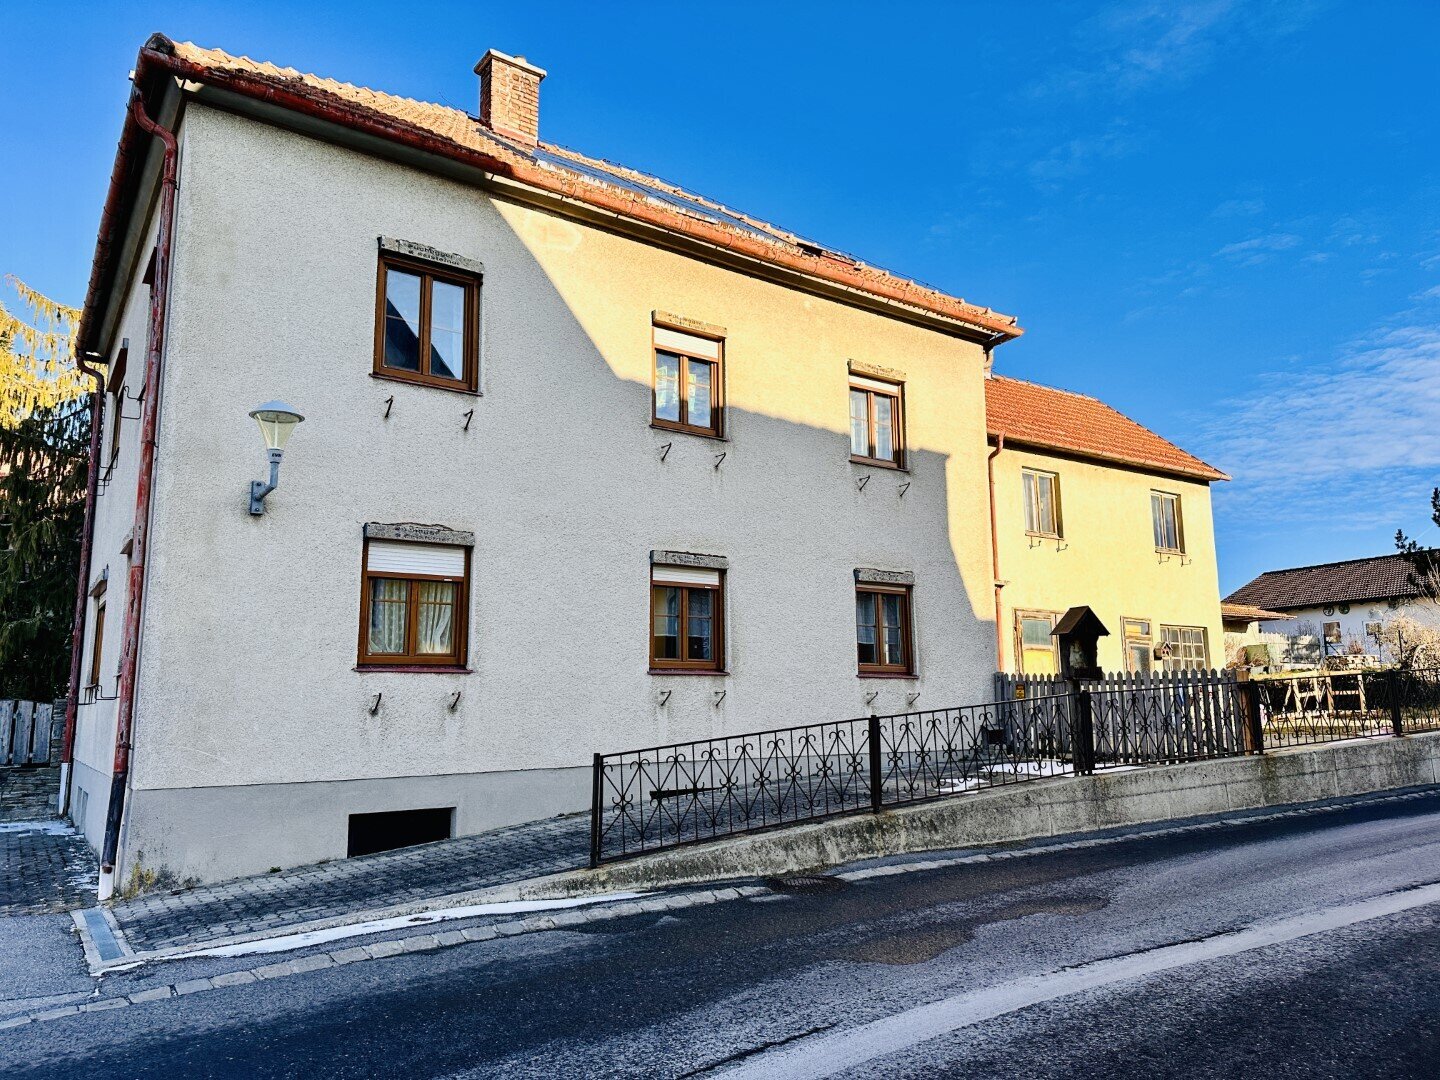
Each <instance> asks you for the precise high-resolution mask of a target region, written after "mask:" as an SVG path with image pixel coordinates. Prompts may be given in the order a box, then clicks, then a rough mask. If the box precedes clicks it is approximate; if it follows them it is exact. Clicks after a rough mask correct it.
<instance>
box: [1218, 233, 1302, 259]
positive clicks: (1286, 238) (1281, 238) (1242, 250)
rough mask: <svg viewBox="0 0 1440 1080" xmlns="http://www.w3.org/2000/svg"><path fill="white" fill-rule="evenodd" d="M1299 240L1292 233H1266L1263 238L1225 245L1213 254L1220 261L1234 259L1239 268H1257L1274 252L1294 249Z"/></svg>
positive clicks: (1255, 237)
mask: <svg viewBox="0 0 1440 1080" xmlns="http://www.w3.org/2000/svg"><path fill="white" fill-rule="evenodd" d="M1300 239H1301V238H1300V237H1299V236H1296V235H1295V234H1294V233H1267V234H1265V235H1264V236H1252V237H1250V238H1249V239H1248V240H1239V241H1236V242H1235V243H1233V244H1226V245H1225V246H1224V247H1222V248H1220V250H1218V251H1217V252H1215V255H1216V257H1218V258H1222V259H1235V260H1236V261H1238V262H1239V263H1240V265H1241V266H1257V265H1259V264H1260V263H1262V262H1265V261H1266V260H1267V259H1269V257H1270V256H1271V255H1273V254H1274V253H1275V252H1277V251H1288V250H1290V249H1291V248H1293V247H1295V246H1296V245H1297V244H1299V243H1300Z"/></svg>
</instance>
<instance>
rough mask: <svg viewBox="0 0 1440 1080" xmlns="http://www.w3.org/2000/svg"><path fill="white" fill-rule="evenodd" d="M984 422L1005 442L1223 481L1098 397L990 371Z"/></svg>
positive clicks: (1224, 477) (1211, 468)
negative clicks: (1006, 376) (1008, 377)
mask: <svg viewBox="0 0 1440 1080" xmlns="http://www.w3.org/2000/svg"><path fill="white" fill-rule="evenodd" d="M985 422H986V428H987V429H988V431H989V433H990V435H991V436H992V437H993V436H996V435H1004V436H1005V441H1006V442H1007V443H1011V442H1013V443H1017V444H1022V445H1025V446H1035V447H1041V448H1043V449H1046V450H1063V451H1065V452H1066V453H1071V454H1076V455H1078V456H1080V457H1087V458H1098V459H1099V460H1101V461H1117V462H1121V463H1123V464H1126V465H1135V466H1139V467H1140V468H1144V469H1152V470H1154V471H1156V472H1163V473H1174V474H1176V475H1179V476H1188V477H1195V478H1197V479H1201V480H1229V479H1230V477H1229V476H1227V475H1226V474H1225V473H1223V472H1221V471H1220V470H1219V469H1217V468H1215V467H1214V466H1213V465H1207V464H1206V463H1205V462H1203V461H1201V460H1200V459H1199V458H1197V457H1195V456H1194V455H1193V454H1187V453H1186V452H1185V451H1184V450H1181V449H1180V448H1179V447H1178V446H1176V445H1175V444H1174V443H1172V442H1170V441H1168V440H1166V439H1162V438H1161V437H1160V436H1159V435H1156V434H1155V432H1153V431H1151V430H1150V429H1149V428H1147V427H1143V426H1142V425H1140V424H1137V423H1136V422H1135V421H1134V420H1131V419H1130V418H1129V417H1128V416H1125V415H1124V414H1123V413H1118V412H1116V411H1115V410H1114V409H1112V408H1111V407H1110V406H1109V405H1106V404H1105V403H1104V402H1103V401H1098V400H1096V399H1095V398H1093V397H1087V396H1085V395H1084V394H1075V393H1071V392H1070V391H1069V390H1056V389H1054V388H1053V387H1049V386H1041V385H1039V384H1038V383H1031V382H1023V381H1021V380H1020V379H1007V378H1005V377H1004V376H1002V375H995V376H992V377H991V378H989V379H986V380H985Z"/></svg>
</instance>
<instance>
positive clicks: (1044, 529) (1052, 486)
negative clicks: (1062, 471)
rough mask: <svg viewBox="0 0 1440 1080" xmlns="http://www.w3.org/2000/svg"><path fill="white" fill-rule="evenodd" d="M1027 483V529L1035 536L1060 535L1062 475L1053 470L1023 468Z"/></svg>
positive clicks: (1021, 475)
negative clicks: (1043, 470) (1042, 470)
mask: <svg viewBox="0 0 1440 1080" xmlns="http://www.w3.org/2000/svg"><path fill="white" fill-rule="evenodd" d="M1020 477H1021V480H1022V481H1023V483H1024V485H1025V531H1026V532H1027V533H1030V534H1032V535H1034V536H1053V537H1057V538H1058V537H1059V536H1060V535H1061V533H1060V477H1059V476H1057V475H1056V474H1055V473H1052V472H1040V471H1039V470H1037V469H1023V470H1021V473H1020Z"/></svg>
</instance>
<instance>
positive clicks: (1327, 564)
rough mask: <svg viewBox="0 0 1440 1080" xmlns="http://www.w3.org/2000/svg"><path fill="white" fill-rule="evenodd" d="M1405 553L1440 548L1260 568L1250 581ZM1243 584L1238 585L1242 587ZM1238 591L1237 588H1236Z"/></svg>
mask: <svg viewBox="0 0 1440 1080" xmlns="http://www.w3.org/2000/svg"><path fill="white" fill-rule="evenodd" d="M1406 555H1440V548H1421V549H1420V550H1419V551H1415V552H1410V551H1391V552H1388V553H1387V554H1385V555H1361V556H1357V557H1356V558H1353V559H1336V560H1334V561H1333V562H1322V563H1307V564H1306V565H1304V566H1285V567H1281V568H1280V569H1278V570H1262V571H1261V572H1260V573H1259V574H1258V575H1257V576H1256V577H1254V578H1252V579H1251V580H1252V581H1259V580H1260V578H1263V577H1269V576H1270V575H1271V574H1294V573H1297V572H1298V571H1301V570H1324V569H1326V568H1327V567H1331V566H1349V565H1351V564H1353V563H1367V562H1381V561H1383V560H1385V559H1400V558H1404V557H1405V556H1406ZM1244 587H1245V586H1243V585H1242V586H1240V588H1242V589H1243V588H1244ZM1237 591H1238V590H1237Z"/></svg>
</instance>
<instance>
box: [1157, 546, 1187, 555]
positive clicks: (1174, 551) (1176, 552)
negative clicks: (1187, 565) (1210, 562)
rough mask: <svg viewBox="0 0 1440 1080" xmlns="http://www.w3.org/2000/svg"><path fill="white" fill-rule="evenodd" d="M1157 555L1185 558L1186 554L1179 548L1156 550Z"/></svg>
mask: <svg viewBox="0 0 1440 1080" xmlns="http://www.w3.org/2000/svg"><path fill="white" fill-rule="evenodd" d="M1155 554H1156V555H1180V556H1182V557H1183V556H1184V554H1185V552H1183V551H1181V550H1180V549H1179V548H1156V549H1155Z"/></svg>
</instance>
